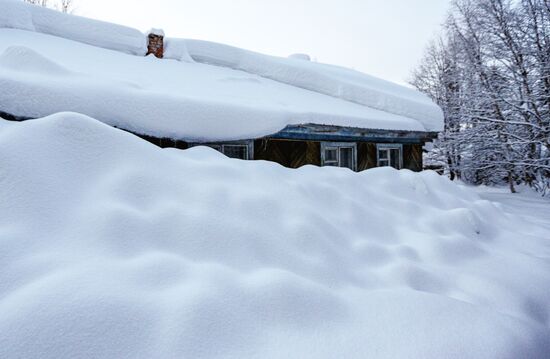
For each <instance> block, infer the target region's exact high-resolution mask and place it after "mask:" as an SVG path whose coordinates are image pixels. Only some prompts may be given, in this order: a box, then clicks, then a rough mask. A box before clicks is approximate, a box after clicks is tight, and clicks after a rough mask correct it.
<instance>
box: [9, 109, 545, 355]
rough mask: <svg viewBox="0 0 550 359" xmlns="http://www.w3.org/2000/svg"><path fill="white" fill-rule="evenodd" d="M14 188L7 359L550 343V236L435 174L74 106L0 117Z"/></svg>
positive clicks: (378, 351) (427, 351) (497, 348)
mask: <svg viewBox="0 0 550 359" xmlns="http://www.w3.org/2000/svg"><path fill="white" fill-rule="evenodd" d="M0 198H2V200H1V201H0V344H1V345H0V357H2V358H15V357H26V358H33V357H39V358H56V359H57V358H77V357H78V358H82V357H86V358H213V357H223V358H247V357H255V358H260V357H261V358H285V357H292V358H366V357H367V358H374V357H376V358H438V359H439V358H484V359H487V358H489V359H490V358H499V359H503V358H504V359H505V358H518V357H522V358H546V357H547V354H548V352H549V350H550V344H549V339H550V336H549V331H548V318H549V310H548V308H549V303H550V294H549V292H548V283H550V269H549V263H548V260H547V259H544V258H541V256H542V255H543V254H544V253H546V254H547V253H548V252H547V251H546V252H544V251H543V250H542V249H543V248H547V247H543V245H544V243H545V242H544V241H543V240H540V239H539V238H535V237H529V236H528V235H526V233H527V232H528V229H527V228H523V227H522V226H523V223H522V222H521V221H518V220H514V219H513V218H508V217H506V215H505V214H504V213H503V212H502V211H500V210H499V208H498V207H495V206H494V205H493V204H491V203H490V202H487V201H483V200H481V199H480V198H479V197H478V196H477V195H476V194H475V193H473V192H471V191H469V190H467V189H464V188H461V187H458V186H456V185H454V184H452V183H450V182H449V181H448V180H446V179H444V178H442V177H439V176H437V175H436V174H434V173H431V172H428V173H422V174H414V173H412V172H408V171H400V172H398V171H395V170H392V169H376V170H371V171H367V172H364V173H360V174H355V173H353V172H351V171H348V170H345V169H338V168H323V169H319V168H316V167H305V168H302V169H300V170H288V169H285V168H282V167H280V166H278V165H276V164H272V163H266V162H243V161H237V160H230V159H227V158H225V157H223V156H222V155H220V154H219V153H217V152H215V151H213V150H210V149H206V148H195V149H192V150H189V151H183V152H182V151H178V150H173V149H172V150H161V149H159V148H157V147H154V146H152V145H151V144H149V143H147V142H145V141H141V140H140V139H138V138H136V137H134V136H132V135H130V134H127V133H124V132H122V131H118V130H115V129H113V128H110V127H108V126H106V125H103V124H101V123H100V122H97V121H95V120H92V119H90V118H87V117H84V116H81V115H75V114H59V115H55V116H52V117H49V118H45V119H40V120H35V121H28V122H25V123H8V122H6V121H0ZM518 241H520V242H521V244H520V243H518ZM546 245H547V244H546ZM546 258H548V257H546Z"/></svg>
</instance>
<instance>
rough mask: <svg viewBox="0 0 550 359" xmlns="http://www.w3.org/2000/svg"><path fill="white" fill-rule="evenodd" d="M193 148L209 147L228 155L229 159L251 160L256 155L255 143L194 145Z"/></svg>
mask: <svg viewBox="0 0 550 359" xmlns="http://www.w3.org/2000/svg"><path fill="white" fill-rule="evenodd" d="M193 146H208V147H210V148H213V149H215V150H216V151H219V152H221V153H223V154H224V155H226V156H227V157H229V158H237V159H241V160H251V159H252V156H253V153H254V143H253V141H239V142H234V143H203V144H200V143H194V144H192V145H191V147H193Z"/></svg>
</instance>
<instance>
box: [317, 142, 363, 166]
mask: <svg viewBox="0 0 550 359" xmlns="http://www.w3.org/2000/svg"><path fill="white" fill-rule="evenodd" d="M342 148H351V150H352V168H349V167H344V166H341V163H340V149H342ZM331 149H336V161H327V160H326V151H327V150H331ZM327 163H336V166H330V165H328V164H327ZM321 166H322V167H329V166H330V167H340V168H349V169H350V170H352V171H357V143H356V142H321Z"/></svg>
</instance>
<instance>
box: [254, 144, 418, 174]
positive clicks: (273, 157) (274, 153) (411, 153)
mask: <svg viewBox="0 0 550 359" xmlns="http://www.w3.org/2000/svg"><path fill="white" fill-rule="evenodd" d="M355 143H357V170H358V171H364V170H367V169H369V168H374V167H377V164H378V163H377V162H378V161H377V153H376V143H373V142H355ZM254 159H255V160H266V161H273V162H277V163H279V164H280V165H282V166H285V167H288V168H299V167H302V166H305V165H314V166H321V142H318V141H294V140H280V139H261V140H256V141H254ZM403 168H406V169H409V170H411V171H417V172H418V171H422V144H404V145H403Z"/></svg>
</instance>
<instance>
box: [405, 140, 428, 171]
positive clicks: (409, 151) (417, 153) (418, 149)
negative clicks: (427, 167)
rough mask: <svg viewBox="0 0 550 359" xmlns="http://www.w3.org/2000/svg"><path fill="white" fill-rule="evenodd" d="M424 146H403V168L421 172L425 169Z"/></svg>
mask: <svg viewBox="0 0 550 359" xmlns="http://www.w3.org/2000/svg"><path fill="white" fill-rule="evenodd" d="M422 147H423V145H422V144H414V145H403V168H406V169H409V170H411V171H415V172H420V171H422V169H423V161H422V156H423V152H422Z"/></svg>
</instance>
